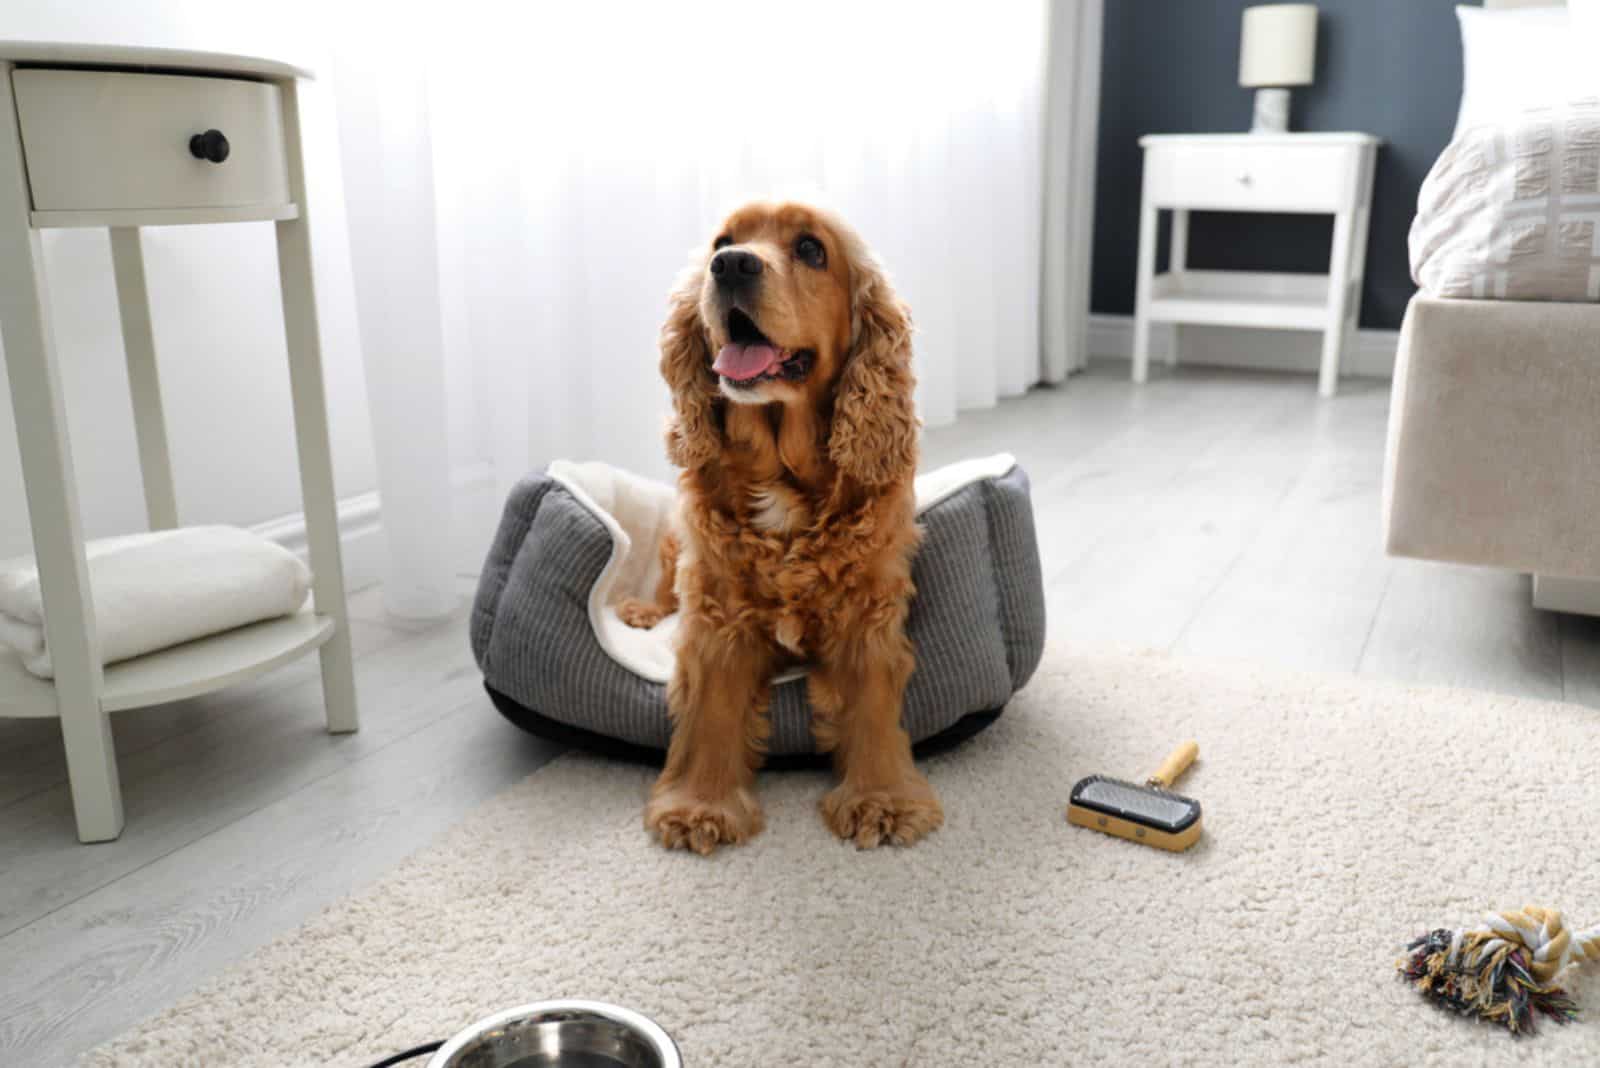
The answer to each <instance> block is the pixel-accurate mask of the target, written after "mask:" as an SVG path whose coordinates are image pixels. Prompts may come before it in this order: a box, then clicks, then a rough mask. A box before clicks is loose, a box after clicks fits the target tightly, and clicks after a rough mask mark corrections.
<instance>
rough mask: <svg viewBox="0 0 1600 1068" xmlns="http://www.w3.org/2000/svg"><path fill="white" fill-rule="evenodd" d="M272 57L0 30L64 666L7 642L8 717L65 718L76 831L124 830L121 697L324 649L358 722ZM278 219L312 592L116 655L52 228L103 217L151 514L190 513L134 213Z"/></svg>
mask: <svg viewBox="0 0 1600 1068" xmlns="http://www.w3.org/2000/svg"><path fill="white" fill-rule="evenodd" d="M304 77H309V75H308V74H307V73H306V72H305V71H302V70H299V69H297V68H294V67H291V66H287V65H285V64H282V63H276V62H273V61H270V60H262V59H252V58H249V57H244V56H227V55H215V54H210V53H193V52H177V51H170V50H165V49H147V48H117V47H101V46H82V47H80V46H73V45H62V44H34V43H27V42H0V331H3V337H4V341H5V362H6V373H7V375H8V376H9V377H10V382H11V404H12V407H13V409H14V411H15V415H16V421H17V443H18V447H19V450H20V453H21V458H22V471H23V478H24V481H25V483H26V486H27V497H28V518H29V522H30V524H31V526H32V530H33V546H34V554H35V556H36V557H37V559H38V564H39V581H40V586H41V591H42V593H43V596H44V603H45V623H46V641H47V643H48V645H49V648H50V656H51V659H52V661H53V662H54V665H55V681H54V683H53V684H52V683H51V682H48V681H46V680H43V679H39V678H35V677H34V676H32V675H30V674H28V673H27V672H26V671H25V670H24V669H23V667H22V665H21V663H20V661H18V660H17V658H16V657H15V656H14V655H10V654H6V655H0V716H44V717H48V716H56V717H59V718H60V720H61V732H62V737H63V741H64V743H65V745H66V753H67V770H68V775H69V778H70V780H71V786H72V803H73V809H74V811H75V813H76V816H77V824H78V837H79V838H80V839H82V840H83V841H85V842H99V841H106V840H109V839H113V838H116V837H117V836H118V835H119V834H121V833H122V793H121V787H120V784H119V782H118V779H117V765H116V756H115V754H114V752H113V750H112V744H111V728H110V722H109V720H108V715H109V713H111V712H115V711H119V710H122V709H129V708H138V707H141V706H144V705H152V704H158V703H161V702H165V701H173V700H177V699H179V698H183V697H190V696H193V695H195V694H201V693H206V692H208V691H211V690H214V689H217V688H219V687H222V686H225V685H228V684H230V683H234V682H239V681H241V680H244V679H248V678H251V677H253V676H256V675H259V674H261V673H263V672H265V671H268V670H270V669H272V668H274V667H277V666H279V665H280V664H283V663H285V662H286V661H288V660H290V659H293V658H294V657H297V656H300V655H302V654H305V653H308V652H310V651H311V650H313V649H320V650H321V655H322V691H323V699H324V703H325V704H326V707H327V716H328V729H329V730H330V731H336V732H342V731H353V730H355V729H356V727H357V719H356V691H355V676H354V672H353V664H352V661H351V651H350V629H349V623H348V619H347V617H346V612H345V597H344V578H343V572H342V570H341V564H340V558H339V557H340V554H339V531H338V521H337V516H336V513H335V505H336V501H335V498H334V487H333V466H332V461H331V457H330V455H329V446H328V412H327V402H326V398H325V396H324V392H323V382H322V352H321V347H320V343H319V341H318V336H317V309H316V297H315V293H314V291H313V288H312V274H311V244H310V235H309V233H308V228H307V223H306V200H305V175H304V172H303V169H302V166H301V140H300V115H299V106H298V96H297V87H296V80H297V79H299V78H304ZM250 220H271V221H274V222H275V223H276V225H277V234H278V271H279V282H280V285H281V288H282V291H283V316H284V323H285V326H286V328H287V337H288V350H289V378H290V391H291V395H292V399H293V404H294V419H295V438H296V444H297V447H298V451H299V457H300V486H301V490H302V494H303V496H304V501H305V517H306V534H307V541H308V543H309V547H310V553H311V567H312V571H313V572H314V575H315V581H314V584H313V587H312V588H313V594H314V603H315V607H314V608H307V609H304V610H302V611H301V612H299V613H298V614H296V615H292V616H288V617H285V618H282V619H276V620H269V621H266V622H263V623H258V624H256V625H254V626H250V627H243V628H240V629H239V630H234V631H229V632H227V633H225V634H219V635H215V636H213V637H210V638H205V639H202V640H200V641H195V642H190V643H188V644H186V645H181V646H177V647H176V648H173V649H168V650H163V651H161V652H157V653H152V654H150V655H148V656H142V657H139V658H137V659H134V660H128V661H124V662H121V663H118V664H113V665H111V666H109V667H105V668H102V667H101V664H100V653H99V648H98V644H97V641H96V637H95V627H94V615H93V612H92V610H91V606H90V594H89V585H88V571H87V568H86V566H85V560H84V550H83V531H82V528H81V526H80V523H79V518H78V497H77V489H76V484H75V481H74V478H73V471H72V450H71V448H70V446H69V443H68V441H67V421H66V416H65V411H64V408H63V402H62V395H61V380H60V374H59V372H58V369H57V366H56V354H55V347H54V342H53V340H52V338H51V332H50V319H49V315H48V300H49V297H48V293H47V290H46V286H45V276H44V258H43V256H42V254H41V250H40V242H39V231H40V230H41V229H43V228H45V227H51V226H105V227H109V228H110V230H111V254H112V265H113V269H114V273H115V276H116V284H117V300H118V304H119V305H120V309H121V313H122V332H123V344H124V347H125V348H126V350H127V360H128V381H129V384H130V386H131V392H132V395H133V414H134V429H135V432H136V436H137V439H138V447H139V465H140V470H141V473H142V475H143V481H144V493H145V505H146V509H147V511H148V514H149V520H150V526H151V529H163V528H169V527H174V526H176V525H177V523H178V506H177V498H176V495H175V493H174V491H173V481H172V469H171V465H170V462H169V460H168V454H167V437H166V429H165V426H164V424H163V419H162V411H161V389H160V383H159V381H158V377H157V373H156V357H155V345H154V341H153V335H152V331H151V327H150V310H149V307H148V303H147V299H146V294H145V276H144V260H143V256H142V254H141V251H140V243H139V227H141V226H156V225H171V224H175V223H221V222H245V221H250Z"/></svg>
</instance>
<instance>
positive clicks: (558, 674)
mask: <svg viewBox="0 0 1600 1068" xmlns="http://www.w3.org/2000/svg"><path fill="white" fill-rule="evenodd" d="M674 497H675V491H674V489H673V487H671V486H669V485H665V484H663V483H659V482H654V481H651V480H649V479H645V478H641V477H639V476H637V475H633V474H630V473H629V472H626V471H622V470H619V469H617V468H615V467H611V466H609V465H606V464H600V463H570V462H566V461H557V462H555V463H552V464H551V465H550V467H549V468H548V469H547V470H546V471H545V472H544V473H543V474H539V475H533V476H530V477H529V478H526V479H524V480H523V481H522V482H520V483H518V485H517V486H516V487H515V488H514V489H513V490H512V492H511V496H510V499H509V500H508V501H507V502H506V507H505V513H504V515H503V517H502V518H501V521H500V528H499V530H498V532H497V533H496V535H495V539H494V544H493V545H492V546H491V548H490V550H489V556H488V559H487V561H486V562H485V564H484V568H483V574H482V577H481V579H480V580H479V584H478V592H477V597H476V600H475V602H474V604H473V609H472V623H471V638H472V650H473V654H474V656H475V657H476V658H477V661H478V666H479V667H480V668H481V669H482V670H483V675H484V684H485V687H486V688H487V689H488V691H489V695H490V697H491V698H493V700H494V703H495V705H496V706H497V707H498V708H499V709H500V711H501V712H502V713H503V714H504V715H505V716H506V718H508V719H510V720H511V721H512V722H513V723H515V724H517V725H518V726H520V727H523V728H525V729H527V730H530V731H532V732H534V733H536V734H539V735H542V736H545V737H548V738H552V739H554V740H557V741H560V742H563V743H566V744H572V745H578V746H582V747H584V748H589V749H595V750H598V751H601V752H606V753H610V754H612V755H614V756H620V757H624V758H627V759H633V760H640V761H644V762H649V763H660V762H661V760H662V759H663V757H664V754H665V750H666V746H667V741H668V739H669V737H670V735H671V724H670V722H669V720H668V717H667V700H666V683H667V680H668V679H669V678H670V677H671V674H672V667H673V642H672V637H673V632H674V631H675V629H676V626H677V617H676V616H668V617H667V618H666V619H663V620H662V621H661V622H660V623H658V624H657V625H656V626H655V627H653V628H651V629H649V630H639V629H635V628H632V627H629V626H628V625H627V624H625V623H623V622H622V620H621V619H620V618H619V617H618V616H617V610H616V606H617V604H618V603H619V602H620V601H622V600H623V599H624V598H626V597H630V596H633V597H645V598H648V597H649V596H650V595H651V593H652V592H653V591H654V589H655V584H656V580H657V579H658V578H659V577H660V562H659V560H658V557H657V552H656V548H657V544H658V542H659V540H660V538H661V536H662V534H663V533H664V532H665V530H666V529H667V524H668V518H669V516H670V514H671V509H672V507H673V500H674ZM917 511H918V521H919V522H920V523H921V524H922V527H923V530H924V537H923V541H922V545H921V547H920V548H919V549H918V550H917V555H916V557H915V558H914V560H913V563H912V578H913V581H915V583H916V587H917V595H916V597H915V599H914V600H913V601H912V603H911V611H910V615H909V618H908V619H907V622H906V631H907V635H908V636H909V637H910V639H911V642H912V644H913V646H914V647H915V649H916V657H917V666H916V670H915V671H914V672H913V673H912V675H911V680H910V682H909V683H908V684H907V687H906V696H905V710H904V713H903V720H902V722H903V724H904V726H905V728H906V730H907V731H908V732H909V733H910V735H911V739H912V741H913V742H914V743H916V745H917V751H918V752H919V753H927V752H930V751H933V750H936V749H939V748H943V747H945V746H947V745H950V744H953V743H954V742H957V741H959V740H961V739H962V738H965V737H968V736H970V735H971V734H973V733H975V732H977V731H978V730H981V729H982V728H983V727H985V726H987V725H988V724H989V723H991V722H993V720H994V719H995V717H997V716H998V715H999V714H1000V711H1001V709H1002V708H1003V707H1004V706H1005V703H1006V702H1007V701H1008V700H1009V699H1010V697H1011V695H1012V693H1013V692H1015V691H1016V690H1017V689H1019V688H1021V686H1022V685H1023V684H1024V683H1026V682H1027V681H1028V678H1029V676H1031V675H1032V674H1033V670H1034V668H1035V667H1037V666H1038V663H1039V657H1040V654H1041V653H1042V652H1043V649H1044V591H1043V584H1042V581H1041V578H1040V571H1039V549H1038V544H1037V542H1036V540H1035V537H1034V529H1033V509H1032V505H1031V503H1030V501H1029V495H1028V478H1027V475H1026V474H1025V473H1024V472H1023V470H1022V468H1020V467H1018V466H1017V464H1016V462H1015V461H1014V460H1013V459H1012V458H1011V457H1010V456H1006V455H999V456H993V457H988V458H985V459H979V460H968V461H964V462H962V463H958V464H952V465H950V466H949V467H945V468H942V469H940V470H938V471H934V472H931V473H929V474H926V475H923V476H922V477H920V478H918V479H917ZM774 681H775V684H774V686H773V688H772V703H771V706H770V708H769V715H770V717H771V720H772V734H771V737H770V738H769V741H768V753H769V760H768V764H769V766H771V765H774V764H776V765H779V766H783V765H809V764H814V763H817V762H818V760H819V755H818V754H817V753H816V752H815V746H814V744H813V742H812V738H811V730H810V723H811V710H810V707H809V705H808V703H807V701H806V687H805V679H804V671H803V669H793V670H790V671H788V672H786V673H785V674H783V675H780V676H778V678H777V679H776V680H774Z"/></svg>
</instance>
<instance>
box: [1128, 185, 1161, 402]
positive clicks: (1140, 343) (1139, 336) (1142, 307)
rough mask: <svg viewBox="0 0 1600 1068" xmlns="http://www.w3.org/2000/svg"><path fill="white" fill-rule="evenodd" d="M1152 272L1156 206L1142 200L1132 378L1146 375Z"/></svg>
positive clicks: (1135, 379)
mask: <svg viewBox="0 0 1600 1068" xmlns="http://www.w3.org/2000/svg"><path fill="white" fill-rule="evenodd" d="M1155 273H1156V209H1155V208H1153V207H1151V206H1150V205H1148V204H1146V205H1145V206H1144V207H1143V208H1142V209H1141V210H1140V212H1139V267H1138V274H1137V275H1136V277H1137V279H1138V283H1137V285H1138V288H1137V290H1136V292H1135V294H1134V305H1133V380H1134V381H1135V382H1143V381H1145V380H1146V379H1148V378H1149V377H1150V296H1151V289H1152V288H1153V287H1154V285H1155Z"/></svg>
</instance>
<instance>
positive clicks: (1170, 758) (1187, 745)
mask: <svg viewBox="0 0 1600 1068" xmlns="http://www.w3.org/2000/svg"><path fill="white" fill-rule="evenodd" d="M1199 755H1200V743H1199V742H1194V741H1189V742H1184V743H1183V744H1182V745H1180V746H1178V748H1176V749H1174V750H1173V751H1172V752H1170V753H1168V754H1167V759H1165V760H1163V761H1162V762H1161V766H1160V767H1159V768H1157V769H1156V773H1155V774H1154V775H1152V776H1150V778H1149V779H1148V780H1146V781H1147V782H1148V783H1149V784H1150V785H1151V786H1159V787H1161V788H1162V789H1166V788H1168V787H1170V786H1171V785H1172V784H1173V783H1175V782H1177V781H1178V776H1180V775H1182V774H1183V773H1184V772H1185V771H1188V770H1189V765H1190V764H1193V763H1194V758H1195V757H1197V756H1199Z"/></svg>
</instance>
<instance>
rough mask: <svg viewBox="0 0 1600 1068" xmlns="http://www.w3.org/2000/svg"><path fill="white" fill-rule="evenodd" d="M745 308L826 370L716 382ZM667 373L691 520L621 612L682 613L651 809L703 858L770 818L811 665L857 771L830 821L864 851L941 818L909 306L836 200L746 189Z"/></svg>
mask: <svg viewBox="0 0 1600 1068" xmlns="http://www.w3.org/2000/svg"><path fill="white" fill-rule="evenodd" d="M802 238H810V239H812V240H813V241H815V242H818V243H820V245H821V247H822V249H823V250H824V255H825V257H826V262H825V263H822V264H820V265H819V264H818V263H816V262H814V261H813V259H812V258H807V257H803V256H799V255H797V253H796V249H797V247H798V246H797V242H798V241H800V240H801V239H802ZM730 245H731V246H732V247H734V248H735V249H736V250H737V251H740V252H748V253H753V254H754V255H757V256H759V257H760V259H761V266H762V268H763V269H762V272H761V276H760V284H759V288H758V289H757V291H756V292H754V293H747V294H744V295H743V296H741V297H740V298H738V299H737V300H735V299H734V298H730V296H729V294H728V293H727V292H725V291H724V287H719V286H718V285H717V284H716V280H715V279H714V278H713V277H712V275H711V273H710V272H709V271H708V264H709V262H710V260H711V258H712V256H713V255H714V253H715V251H716V249H717V248H719V247H728V246H730ZM806 251H808V252H810V251H812V249H811V248H810V247H807V249H806ZM734 304H738V306H740V307H741V308H743V310H744V311H747V312H749V313H750V314H751V318H752V319H753V321H754V322H755V323H756V324H758V325H759V328H760V331H761V332H762V333H763V334H764V335H765V336H766V337H768V338H770V339H771V341H772V343H773V348H774V349H775V350H777V351H781V352H782V353H786V354H790V355H792V354H795V353H802V354H804V356H805V358H807V359H809V360H810V361H811V362H810V367H809V370H808V371H806V372H805V373H804V374H803V376H801V377H799V378H798V379H797V380H791V378H790V377H788V376H782V377H778V378H771V379H768V380H764V381H761V382H759V383H757V384H755V385H753V386H742V385H741V384H740V383H739V382H737V381H734V382H729V381H727V380H725V379H722V378H720V377H719V375H718V374H717V373H716V372H715V371H714V370H713V367H712V364H713V357H714V354H715V353H716V352H717V350H718V349H719V348H720V347H721V346H723V345H724V344H727V343H728V342H729V339H730V337H731V329H732V328H731V327H730V326H729V322H728V311H729V308H730V307H731V306H733V305H734ZM661 372H662V375H663V376H664V377H665V378H666V380H667V383H668V385H669V386H670V387H671V389H672V403H673V413H674V414H673V418H672V420H671V422H670V425H669V427H668V431H667V452H668V455H669V456H670V458H671V459H672V461H673V462H674V463H675V464H676V465H678V466H679V467H681V468H683V471H682V474H681V475H680V477H679V489H680V493H679V507H678V513H677V520H676V523H675V533H674V535H673V536H671V537H669V538H667V539H665V540H664V542H663V545H662V565H663V567H662V571H663V578H662V582H661V587H660V588H659V589H658V590H657V593H656V598H655V602H654V603H648V602H638V601H635V602H631V603H626V604H624V605H623V606H622V608H621V611H622V615H623V618H624V619H625V620H627V621H628V622H630V623H632V624H634V625H636V626H650V625H653V624H654V623H655V622H657V621H658V620H660V619H661V618H662V617H663V616H664V615H665V614H666V613H668V612H671V611H672V610H673V609H674V608H677V609H678V610H679V611H680V612H681V619H680V623H679V630H678V635H679V637H678V646H677V665H676V670H675V672H674V673H673V678H672V682H671V685H670V686H669V688H668V703H669V707H670V711H671V715H672V719H673V733H672V741H671V744H670V746H669V748H668V753H667V761H666V766H665V768H664V770H663V771H662V773H661V777H660V779H659V781H657V783H656V784H655V787H654V789H653V790H652V791H651V795H650V800H649V803H648V805H647V807H646V809H645V825H646V826H647V827H648V828H649V829H650V830H651V831H653V832H654V833H655V834H657V835H658V836H659V837H660V840H661V842H662V843H663V844H664V845H666V846H668V847H669V848H672V847H685V848H690V849H694V850H695V851H697V852H700V853H710V852H711V851H712V850H714V849H715V848H716V847H717V846H718V845H723V844H731V843H737V842H742V841H744V840H746V839H747V838H749V837H751V836H752V835H754V834H756V833H758V832H759V831H760V830H761V828H762V816H761V808H760V805H759V803H758V802H757V800H756V797H755V794H754V777H755V770H756V769H757V768H758V767H759V766H760V765H761V763H762V761H763V758H764V753H765V743H766V738H767V734H768V729H769V728H768V722H767V718H766V709H767V704H768V699H769V696H770V685H769V680H770V679H771V678H772V676H773V674H774V673H775V672H777V671H779V670H781V669H783V668H784V667H786V666H788V665H791V664H796V663H805V664H807V665H808V666H809V669H810V670H809V682H808V687H809V688H808V696H809V697H810V700H811V704H812V707H813V709H814V710H815V714H816V715H815V719H814V724H813V732H814V735H815V738H816V742H817V747H818V749H819V750H821V751H825V752H831V753H833V755H834V763H835V766H836V768H837V771H838V775H839V780H840V781H839V784H838V785H837V786H836V787H835V788H834V789H833V790H832V791H831V792H830V793H829V794H828V795H827V796H826V797H825V798H824V799H823V801H822V803H821V811H822V816H823V819H824V820H825V822H826V823H827V825H828V826H829V827H830V828H831V829H832V830H833V831H834V833H835V834H837V835H838V836H839V837H841V838H844V839H847V840H851V841H854V842H855V843H856V844H857V845H858V846H861V847H871V846H876V845H878V844H880V843H885V842H892V843H899V844H908V843H910V842H914V841H916V840H917V839H918V838H920V837H922V836H923V835H925V834H927V833H929V832H931V831H933V830H935V829H937V828H938V827H939V826H940V824H941V823H942V822H943V813H942V811H941V809H940V806H939V801H938V799H937V797H936V796H935V795H934V792H933V790H932V788H931V787H930V786H929V784H928V782H927V780H926V779H925V778H924V777H923V776H922V775H921V774H920V773H919V772H918V771H917V769H916V768H915V766H914V765H913V763H912V759H911V746H910V739H909V738H908V736H907V734H906V732H905V730H904V729H903V728H902V727H901V726H900V713H901V700H902V696H903V694H904V691H905V685H906V680H907V679H908V678H909V677H910V675H911V671H912V667H913V664H914V661H913V653H912V648H911V644H910V642H909V641H908V640H907V638H906V636H905V631H904V624H905V619H906V611H907V607H908V605H909V602H910V599H911V595H912V592H913V590H912V584H911V554H912V552H913V550H914V549H915V547H916V544H917V539H918V536H919V531H918V528H917V526H916V522H915V507H914V504H915V502H914V491H913V484H912V480H913V476H914V474H915V470H916V465H917V437H918V425H917V420H916V415H915V410H914V407H913V402H912V389H913V386H914V384H915V382H914V379H913V377H912V372H911V319H910V315H909V313H908V311H907V309H906V307H905V306H904V305H903V304H902V303H901V302H900V301H899V299H898V298H897V297H896V296H895V294H894V291H893V289H892V288H891V286H890V284H889V281H888V279H887V277H886V276H885V274H884V272H883V270H882V268H881V267H880V266H879V264H878V262H877V260H876V258H875V257H874V256H873V255H872V253H871V252H870V251H869V250H868V249H867V247H866V245H865V244H864V243H863V242H862V240H861V239H860V238H859V237H858V236H857V235H856V234H855V233H854V231H852V230H851V229H850V228H849V227H848V226H846V225H845V224H844V223H843V222H842V221H841V220H840V219H839V218H838V217H836V216H834V215H832V214H829V213H826V212H823V211H820V210H818V209H815V208H811V207H807V206H805V205H801V204H794V203H784V204H766V203H758V204H751V205H747V206H745V207H744V208H741V209H739V210H738V211H736V212H734V213H733V215H731V216H730V217H729V218H728V220H727V221H726V222H725V223H724V224H723V226H722V228H721V229H720V230H719V231H718V236H717V239H716V240H715V241H714V242H713V243H712V245H711V247H710V248H708V249H706V250H705V251H702V252H700V253H697V254H696V256H695V259H694V262H693V263H692V264H691V266H690V268H689V270H688V271H687V272H686V273H685V275H684V276H683V278H682V279H681V280H680V282H679V283H678V285H677V287H676V288H675V289H674V291H673V293H672V296H671V299H670V311H669V314H668V317H667V320H666V324H665V325H664V327H663V328H662V332H661Z"/></svg>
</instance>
